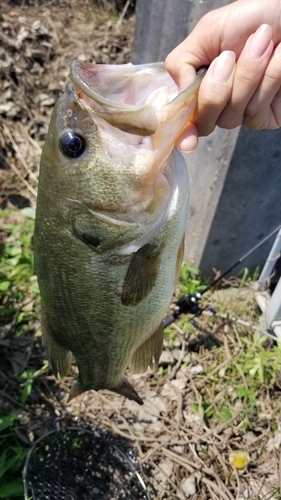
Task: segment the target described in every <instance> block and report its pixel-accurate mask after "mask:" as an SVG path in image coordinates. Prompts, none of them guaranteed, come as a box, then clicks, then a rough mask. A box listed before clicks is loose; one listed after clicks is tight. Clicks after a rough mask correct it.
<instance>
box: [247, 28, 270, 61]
mask: <svg viewBox="0 0 281 500" xmlns="http://www.w3.org/2000/svg"><path fill="white" fill-rule="evenodd" d="M271 39H272V28H271V26H269V24H262V25H261V26H260V27H259V28H258V29H257V31H256V32H255V33H254V34H253V36H252V38H251V41H250V45H249V47H248V51H247V52H248V54H249V56H251V57H261V56H262V55H263V54H264V53H265V51H266V49H267V47H268V45H269V44H270V42H271Z"/></svg>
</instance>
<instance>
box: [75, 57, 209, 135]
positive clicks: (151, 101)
mask: <svg viewBox="0 0 281 500" xmlns="http://www.w3.org/2000/svg"><path fill="white" fill-rule="evenodd" d="M205 72H206V70H205V68H201V69H200V70H198V72H197V77H196V79H195V81H194V82H193V84H192V85H190V86H189V87H188V88H187V89H186V90H185V91H183V92H181V93H180V94H178V89H177V86H176V84H175V82H174V81H173V79H172V78H171V76H170V75H169V74H168V72H167V71H166V69H165V66H164V63H163V62H157V63H151V64H145V65H133V64H131V63H129V64H124V65H95V64H91V63H87V62H83V61H78V60H76V61H73V63H72V66H71V70H70V78H71V80H72V83H73V84H74V91H75V92H76V95H77V97H78V99H83V101H84V102H85V103H86V104H87V105H88V106H89V108H90V109H91V110H92V111H93V112H94V113H96V114H97V115H98V116H99V117H100V118H103V119H104V120H105V121H107V122H108V123H110V124H111V125H113V126H114V127H117V128H119V129H120V130H122V131H124V132H128V133H130V134H135V135H139V136H152V135H154V134H156V132H157V130H158V129H159V127H161V125H163V124H164V123H167V122H168V121H169V120H170V118H171V115H173V116H174V115H177V114H178V112H179V111H180V109H181V108H185V115H186V116H185V117H184V120H183V122H182V124H181V125H180V127H176V128H177V129H178V128H180V129H182V128H183V124H184V123H185V122H186V121H187V118H189V117H190V116H191V115H192V112H193V110H194V108H195V105H196V97H197V92H198V89H199V86H200V83H201V80H202V78H203V76H204V75H205ZM187 108H188V109H187ZM187 114H188V115H189V116H188V117H187ZM176 133H178V132H177V131H176Z"/></svg>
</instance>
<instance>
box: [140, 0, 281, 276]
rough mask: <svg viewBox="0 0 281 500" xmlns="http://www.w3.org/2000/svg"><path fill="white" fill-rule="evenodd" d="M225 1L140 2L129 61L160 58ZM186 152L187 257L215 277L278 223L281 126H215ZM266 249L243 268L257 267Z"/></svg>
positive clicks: (279, 219) (224, 3)
mask: <svg viewBox="0 0 281 500" xmlns="http://www.w3.org/2000/svg"><path fill="white" fill-rule="evenodd" d="M228 3H231V2H230V1H228V0H164V1H163V0H138V3H137V23H136V31H135V40H134V45H133V57H132V61H133V62H134V63H143V62H152V61H159V60H163V59H164V58H165V57H166V55H167V54H168V53H169V51H170V50H172V49H173V48H174V47H175V46H176V45H177V44H178V43H180V41H182V40H183V39H184V38H185V37H186V36H187V34H188V33H189V32H190V31H191V29H192V28H193V27H194V25H195V24H196V22H197V21H198V20H199V19H200V17H202V16H203V15H204V14H205V13H206V12H208V11H209V10H212V9H214V8H217V7H220V6H223V5H226V4H228ZM185 157H186V161H187V165H188V169H189V174H190V184H191V199H190V213H189V220H188V224H187V234H186V251H185V259H186V260H187V261H189V262H192V263H193V264H194V265H196V266H198V267H200V268H201V270H202V271H203V273H204V275H205V276H208V277H213V271H212V270H213V268H216V269H217V270H221V271H223V270H224V269H226V268H227V267H229V266H230V265H231V264H232V263H233V262H235V261H236V260H238V259H239V258H240V257H241V256H242V255H243V254H245V253H246V252H247V251H248V250H249V249H250V248H251V247H253V246H254V245H256V244H257V243H258V242H259V241H260V240H261V239H262V238H263V237H264V236H265V235H266V234H267V233H269V232H270V231H272V230H273V229H274V228H275V227H277V226H278V225H279V224H280V223H281V130H277V131H261V132H256V131H251V130H248V129H246V128H244V127H242V128H237V129H235V130H232V131H227V130H220V129H216V130H215V131H214V132H213V133H212V134H211V135H210V136H209V137H207V138H202V139H200V141H199V146H198V148H197V149H196V151H194V152H193V153H189V154H188V155H185ZM271 246H272V241H268V242H267V244H265V245H264V246H262V247H260V248H259V249H258V250H257V251H256V252H255V253H253V254H252V255H251V256H249V258H248V259H247V260H246V261H244V262H243V267H245V266H247V267H249V268H250V269H251V270H254V269H255V268H256V267H257V266H260V268H262V267H263V265H264V261H265V259H266V257H267V255H268V252H269V250H270V248H271ZM235 271H236V273H237V272H238V271H239V268H237V269H236V270H235Z"/></svg>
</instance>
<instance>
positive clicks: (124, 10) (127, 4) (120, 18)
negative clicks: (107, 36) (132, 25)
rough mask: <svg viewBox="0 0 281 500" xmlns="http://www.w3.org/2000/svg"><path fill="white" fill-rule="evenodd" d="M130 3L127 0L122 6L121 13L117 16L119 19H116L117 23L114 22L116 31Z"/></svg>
mask: <svg viewBox="0 0 281 500" xmlns="http://www.w3.org/2000/svg"><path fill="white" fill-rule="evenodd" d="M130 3H131V0H127V2H126V3H125V5H124V8H123V10H122V12H121V14H120V16H119V19H118V21H117V23H116V31H118V30H119V29H120V28H121V25H122V22H123V19H124V17H125V15H126V12H127V10H128V7H129V5H130Z"/></svg>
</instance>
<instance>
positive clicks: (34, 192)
mask: <svg viewBox="0 0 281 500" xmlns="http://www.w3.org/2000/svg"><path fill="white" fill-rule="evenodd" d="M3 128H4V130H5V132H6V134H7V136H8V137H9V139H10V141H11V143H12V144H13V146H14V149H15V151H16V153H17V155H18V157H19V159H20V161H21V162H22V164H23V166H24V167H25V169H26V170H27V172H29V167H28V165H27V163H26V161H25V159H24V157H23V156H22V154H21V152H20V150H19V148H18V146H17V144H16V143H15V141H14V138H13V136H12V134H11V132H10V130H9V129H8V127H7V125H6V124H5V123H3ZM10 167H11V168H12V170H13V171H14V172H15V174H16V175H17V176H18V177H19V179H20V180H21V181H22V182H23V184H24V185H25V187H26V188H27V189H28V191H30V193H32V194H33V196H34V197H35V198H36V197H37V193H36V191H35V189H33V187H31V186H30V184H29V183H28V182H27V181H26V180H25V178H24V177H23V176H22V175H21V173H20V171H19V170H18V169H17V167H16V166H15V165H13V164H12V163H10Z"/></svg>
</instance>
